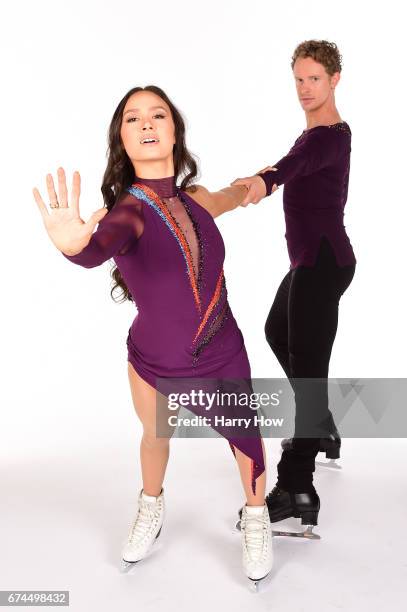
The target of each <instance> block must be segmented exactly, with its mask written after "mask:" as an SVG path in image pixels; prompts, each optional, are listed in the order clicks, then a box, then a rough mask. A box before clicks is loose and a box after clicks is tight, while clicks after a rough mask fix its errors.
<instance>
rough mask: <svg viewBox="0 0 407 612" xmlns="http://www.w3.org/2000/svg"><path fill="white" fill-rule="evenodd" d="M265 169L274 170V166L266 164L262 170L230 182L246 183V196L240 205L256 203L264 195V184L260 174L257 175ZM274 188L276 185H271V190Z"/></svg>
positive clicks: (236, 183) (234, 183) (276, 187)
mask: <svg viewBox="0 0 407 612" xmlns="http://www.w3.org/2000/svg"><path fill="white" fill-rule="evenodd" d="M267 170H276V168H273V166H267V167H266V168H264V169H263V170H260V171H259V173H257V174H255V175H254V176H247V177H245V178H241V179H236V180H234V181H233V183H230V184H231V185H246V187H247V188H248V192H247V194H246V197H245V199H244V200H243V202H242V203H241V205H240V206H247V205H248V204H250V203H252V204H257V203H258V202H260V200H262V199H263V198H264V197H265V195H266V184H265V182H264V181H263V179H262V178H261V176H259V174H260V173H261V174H262V173H263V172H266V171H267ZM276 189H278V186H277V185H273V188H272V191H273V192H274V191H275V190H276Z"/></svg>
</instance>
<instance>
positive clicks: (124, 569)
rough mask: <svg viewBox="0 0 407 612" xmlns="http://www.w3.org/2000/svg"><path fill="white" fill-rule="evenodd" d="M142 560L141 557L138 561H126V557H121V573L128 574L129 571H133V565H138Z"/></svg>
mask: <svg viewBox="0 0 407 612" xmlns="http://www.w3.org/2000/svg"><path fill="white" fill-rule="evenodd" d="M140 561H141V559H139V560H138V561H125V560H124V559H121V561H120V566H119V571H120V573H121V574H128V573H129V572H131V570H132V569H133V567H134V566H135V565H137V563H140Z"/></svg>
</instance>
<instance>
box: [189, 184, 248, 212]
mask: <svg viewBox="0 0 407 612" xmlns="http://www.w3.org/2000/svg"><path fill="white" fill-rule="evenodd" d="M194 187H196V188H197V189H196V191H192V190H190V191H189V190H188V189H186V192H187V193H190V195H191V197H193V198H194V199H195V200H196V201H197V202H198V204H200V205H201V206H203V207H204V208H206V210H207V211H208V212H209V214H211V215H212V217H218V216H219V215H222V214H223V213H225V212H228V211H229V210H234V209H235V208H237V207H238V206H240V205H241V204H242V202H243V200H244V198H245V197H246V194H247V187H246V186H245V185H233V186H231V187H224V188H223V189H220V190H219V191H209V190H208V189H206V187H204V186H203V185H194Z"/></svg>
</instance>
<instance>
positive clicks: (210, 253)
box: [63, 176, 265, 493]
mask: <svg viewBox="0 0 407 612" xmlns="http://www.w3.org/2000/svg"><path fill="white" fill-rule="evenodd" d="M63 255H64V256H65V257H66V258H67V259H69V260H70V261H72V262H74V263H77V264H79V265H81V266H84V267H86V268H92V267H94V266H97V265H100V264H101V263H103V262H104V261H106V260H108V259H110V258H111V257H113V259H114V261H115V263H116V265H117V267H118V269H119V271H120V274H121V276H122V278H123V280H124V281H125V283H126V285H127V288H128V289H129V291H130V293H131V296H132V298H133V300H134V302H135V305H136V306H137V309H138V313H137V316H136V317H135V319H134V321H133V323H132V325H131V327H130V329H129V333H128V337H127V349H128V353H127V359H128V361H129V362H130V363H131V364H132V366H133V367H134V369H135V370H136V372H137V373H138V374H139V375H140V376H141V377H142V378H143V379H144V380H145V381H147V382H148V383H149V384H150V385H151V386H152V387H154V388H156V389H157V380H156V379H157V378H167V377H168V378H171V379H172V378H174V377H198V378H203V379H204V378H210V379H219V380H225V379H239V380H245V381H247V385H248V388H249V389H251V382H250V376H251V373H250V364H249V361H248V357H247V353H246V349H245V345H244V340H243V336H242V333H241V331H240V329H239V327H238V325H237V323H236V320H235V318H234V316H233V314H232V311H231V309H230V306H229V303H228V299H227V289H226V283H225V276H224V271H223V263H224V258H225V248H224V243H223V239H222V236H221V234H220V232H219V230H218V228H217V225H216V223H215V221H214V219H213V217H212V215H211V214H210V213H209V212H208V211H207V210H206V209H205V208H204V207H203V206H201V205H200V204H198V202H196V201H195V200H194V199H193V197H191V195H189V194H188V193H187V192H185V191H183V190H181V189H180V188H179V187H177V185H176V182H175V177H174V176H171V177H165V178H159V179H145V178H139V177H135V181H134V183H133V184H132V185H131V186H129V187H128V188H127V190H126V191H125V193H124V194H123V195H122V197H121V198H120V199H119V200H118V202H116V203H115V205H114V206H113V208H112V209H111V210H110V212H108V213H107V214H106V215H105V217H104V218H103V219H102V220H101V221H100V223H99V225H98V228H97V230H96V232H94V233H93V235H92V237H91V240H90V242H89V244H88V245H87V246H86V247H85V248H84V249H83V250H82V251H81V252H80V253H78V254H77V255H73V256H69V255H65V254H63ZM247 411H249V412H250V413H251V416H252V417H253V412H254V411H253V410H252V409H251V408H247ZM231 412H233V408H232V409H231ZM254 430H255V432H257V433H255V435H253V431H254ZM218 431H221V433H222V435H224V436H225V438H227V439H228V442H229V445H230V448H231V450H232V451H233V452H234V448H233V445H234V446H236V447H237V448H238V449H239V450H241V451H242V452H243V453H244V454H246V455H247V456H248V457H250V458H251V462H252V490H253V492H254V493H255V491H256V487H255V484H256V483H255V481H256V479H257V478H258V477H259V476H260V475H261V474H262V473H263V472H264V469H265V466H264V460H263V450H262V444H261V437H260V433H259V429H258V428H254V429H252V430H251V431H252V435H251V437H242V436H241V435H239V436H235V435H234V434H233V428H232V429H231V430H230V432H231V433H230V435H228V434H227V433H225V432H227V431H229V430H226V429H223V430H222V429H221V430H218ZM234 431H236V430H234Z"/></svg>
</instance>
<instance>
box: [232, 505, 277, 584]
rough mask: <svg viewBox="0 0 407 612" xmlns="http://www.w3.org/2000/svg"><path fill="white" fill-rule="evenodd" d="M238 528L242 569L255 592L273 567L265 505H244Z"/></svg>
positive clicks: (267, 515)
mask: <svg viewBox="0 0 407 612" xmlns="http://www.w3.org/2000/svg"><path fill="white" fill-rule="evenodd" d="M240 527H241V532H242V553H243V554H242V560H243V569H244V571H245V573H246V575H247V577H248V578H249V580H250V586H251V588H252V590H253V591H255V592H257V591H258V588H259V584H260V582H261V581H262V580H264V579H265V578H266V577H267V576H268V574H269V573H270V571H271V568H272V565H273V550H272V532H271V523H270V517H269V513H268V509H267V506H266V504H264V506H246V504H245V505H244V506H243V508H242V519H241V522H240Z"/></svg>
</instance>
